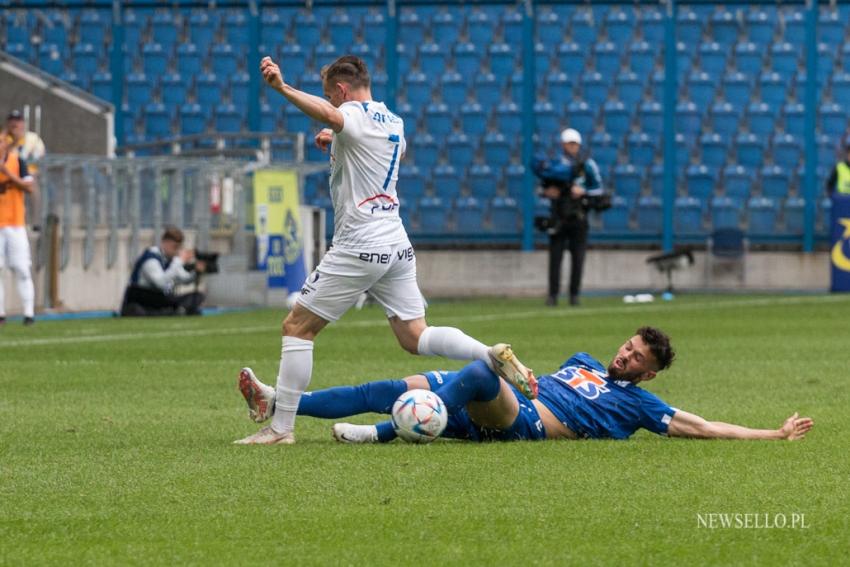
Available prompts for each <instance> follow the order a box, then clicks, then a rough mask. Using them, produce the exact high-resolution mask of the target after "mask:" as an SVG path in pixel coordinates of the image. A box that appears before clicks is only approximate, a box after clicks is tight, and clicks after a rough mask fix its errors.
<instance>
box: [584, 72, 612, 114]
mask: <svg viewBox="0 0 850 567" xmlns="http://www.w3.org/2000/svg"><path fill="white" fill-rule="evenodd" d="M579 92H580V93H581V96H582V98H583V99H584V101H585V102H587V104H589V105H590V106H592V107H594V108H598V107H600V106H602V105H603V104H604V103H605V100H606V99H607V98H608V83H607V81H606V80H605V79H604V78H603V77H602V74H601V73H599V72H598V71H593V70H590V71H586V72H585V73H583V74H582V76H581V83H580V84H579Z"/></svg>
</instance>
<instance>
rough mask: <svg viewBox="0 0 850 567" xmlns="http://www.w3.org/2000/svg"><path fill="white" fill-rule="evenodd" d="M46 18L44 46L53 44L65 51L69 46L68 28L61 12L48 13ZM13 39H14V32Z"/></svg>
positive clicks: (43, 30)
mask: <svg viewBox="0 0 850 567" xmlns="http://www.w3.org/2000/svg"><path fill="white" fill-rule="evenodd" d="M44 16H45V17H44V23H43V26H42V28H41V32H42V41H43V43H42V45H50V44H53V45H56V46H59V47H61V48H62V49H64V48H65V47H66V46H67V45H68V28H67V27H66V25H65V20H64V19H63V17H62V14H61V13H59V12H47V13H45V14H44ZM7 37H8V36H7ZM12 39H14V32H13V37H12Z"/></svg>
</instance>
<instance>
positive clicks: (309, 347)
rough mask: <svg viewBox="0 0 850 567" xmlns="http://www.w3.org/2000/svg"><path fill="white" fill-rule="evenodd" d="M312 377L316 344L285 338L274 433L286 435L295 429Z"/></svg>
mask: <svg viewBox="0 0 850 567" xmlns="http://www.w3.org/2000/svg"><path fill="white" fill-rule="evenodd" d="M312 374H313V341H305V340H304V339H299V338H296V337H283V347H282V349H281V354H280V370H279V371H278V375H277V387H276V388H275V412H274V418H273V419H272V429H273V430H274V431H275V432H277V433H286V432H288V431H292V430H293V428H294V427H295V412H297V411H298V402H299V401H300V400H301V394H303V393H304V391H305V390H306V389H307V386H309V385H310V377H311V376H312Z"/></svg>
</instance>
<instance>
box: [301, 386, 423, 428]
mask: <svg viewBox="0 0 850 567" xmlns="http://www.w3.org/2000/svg"><path fill="white" fill-rule="evenodd" d="M406 391H407V382H405V381H404V380H381V381H378V382H368V383H366V384H360V385H359V386H339V387H336V388H328V389H326V390H317V391H315V392H304V395H302V396H301V401H300V402H299V404H298V415H309V416H311V417H321V418H325V419H336V418H340V417H348V416H350V415H357V414H360V413H369V412H372V413H390V411H392V408H393V403H395V401H396V399H398V397H399V396H400V395H402V394H403V393H404V392H406Z"/></svg>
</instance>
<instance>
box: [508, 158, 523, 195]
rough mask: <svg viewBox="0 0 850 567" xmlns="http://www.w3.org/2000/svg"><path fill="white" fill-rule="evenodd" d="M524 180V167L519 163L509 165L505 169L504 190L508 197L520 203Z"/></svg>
mask: <svg viewBox="0 0 850 567" xmlns="http://www.w3.org/2000/svg"><path fill="white" fill-rule="evenodd" d="M524 179H525V167H523V165H522V164H521V163H511V164H509V165H508V166H507V167H506V168H505V189H506V190H507V192H508V196H510V197H511V198H512V199H516V200H517V201H522V198H523V183H524Z"/></svg>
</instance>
